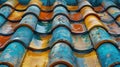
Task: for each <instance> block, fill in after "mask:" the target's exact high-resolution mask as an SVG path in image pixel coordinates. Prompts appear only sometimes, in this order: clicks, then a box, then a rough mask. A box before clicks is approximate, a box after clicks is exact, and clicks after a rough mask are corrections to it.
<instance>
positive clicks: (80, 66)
mask: <svg viewBox="0 0 120 67" xmlns="http://www.w3.org/2000/svg"><path fill="white" fill-rule="evenodd" d="M84 62H85V59H84V58H77V65H78V67H85V63H84Z"/></svg>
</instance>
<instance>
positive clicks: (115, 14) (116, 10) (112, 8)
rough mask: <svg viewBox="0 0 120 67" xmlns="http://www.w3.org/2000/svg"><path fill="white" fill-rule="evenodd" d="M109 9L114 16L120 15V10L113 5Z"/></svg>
mask: <svg viewBox="0 0 120 67" xmlns="http://www.w3.org/2000/svg"><path fill="white" fill-rule="evenodd" d="M107 11H108V13H109V14H110V15H111V16H112V17H113V18H116V17H117V16H118V15H120V10H119V8H116V7H111V8H109V9H108V10H107Z"/></svg>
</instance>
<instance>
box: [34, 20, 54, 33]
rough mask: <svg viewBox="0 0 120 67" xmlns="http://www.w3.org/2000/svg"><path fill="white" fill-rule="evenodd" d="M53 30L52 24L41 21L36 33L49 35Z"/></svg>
mask: <svg viewBox="0 0 120 67" xmlns="http://www.w3.org/2000/svg"><path fill="white" fill-rule="evenodd" d="M51 29H52V23H51V22H44V21H42V22H41V21H39V22H38V24H37V27H36V31H37V32H39V33H49V32H51Z"/></svg>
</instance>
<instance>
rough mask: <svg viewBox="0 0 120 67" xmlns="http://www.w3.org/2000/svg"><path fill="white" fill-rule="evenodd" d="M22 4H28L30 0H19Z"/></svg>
mask: <svg viewBox="0 0 120 67" xmlns="http://www.w3.org/2000/svg"><path fill="white" fill-rule="evenodd" d="M18 1H19V3H20V4H23V5H27V4H28V3H29V2H30V0H18Z"/></svg>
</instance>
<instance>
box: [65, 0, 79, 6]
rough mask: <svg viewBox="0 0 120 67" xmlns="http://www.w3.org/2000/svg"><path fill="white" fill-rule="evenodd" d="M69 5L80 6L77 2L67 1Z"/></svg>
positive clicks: (75, 0) (73, 0) (74, 0)
mask: <svg viewBox="0 0 120 67" xmlns="http://www.w3.org/2000/svg"><path fill="white" fill-rule="evenodd" d="M66 3H67V5H71V6H75V5H78V1H77V0H66Z"/></svg>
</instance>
